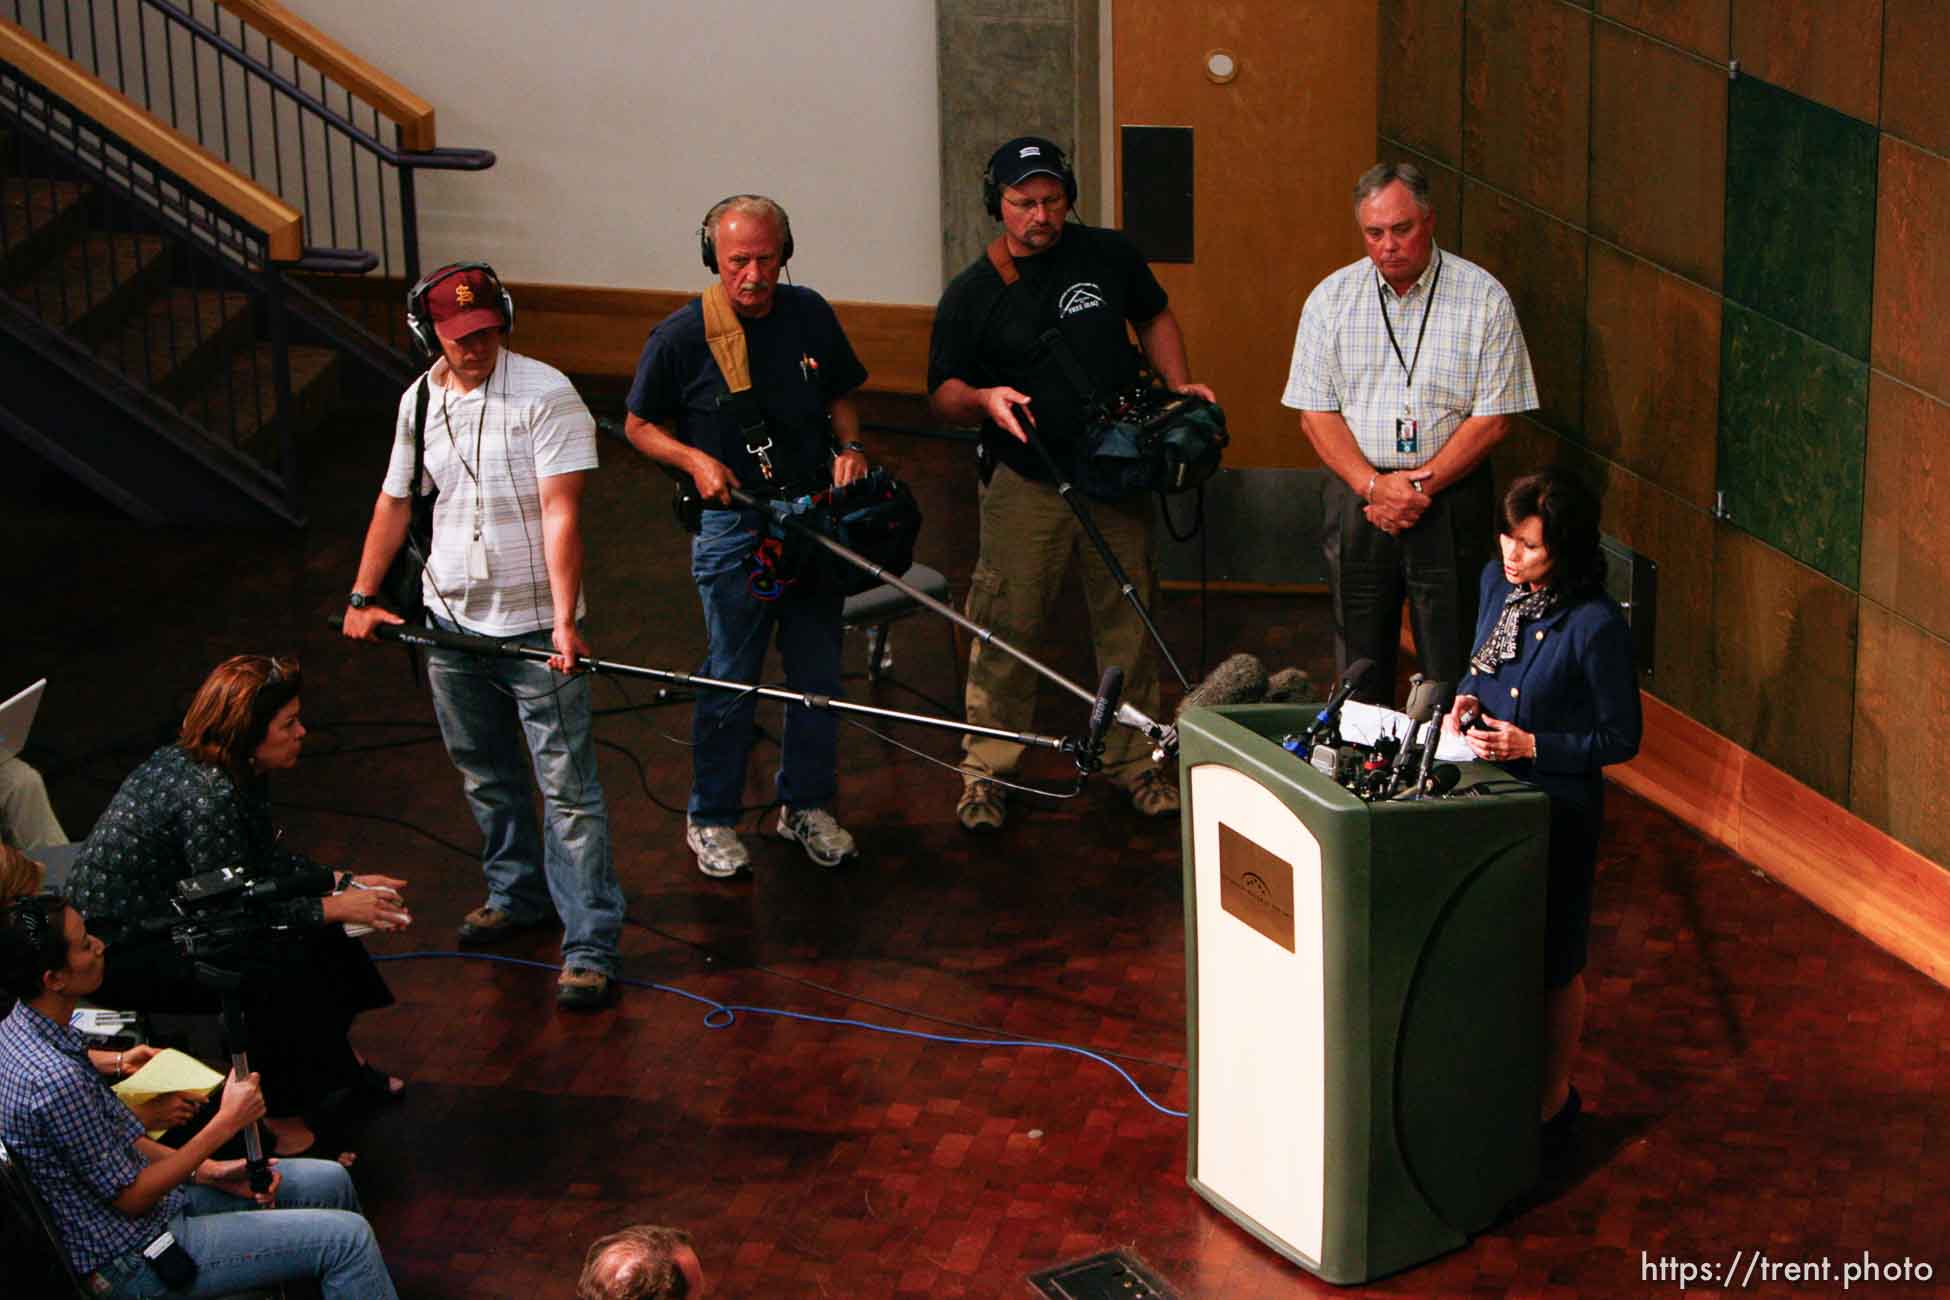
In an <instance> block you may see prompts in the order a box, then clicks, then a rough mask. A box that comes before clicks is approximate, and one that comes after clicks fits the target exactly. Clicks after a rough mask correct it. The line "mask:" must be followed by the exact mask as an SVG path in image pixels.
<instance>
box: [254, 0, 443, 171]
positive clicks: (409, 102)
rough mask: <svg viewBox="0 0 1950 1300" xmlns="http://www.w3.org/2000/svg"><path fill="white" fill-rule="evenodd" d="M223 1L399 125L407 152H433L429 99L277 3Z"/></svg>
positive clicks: (402, 144) (258, 0)
mask: <svg viewBox="0 0 1950 1300" xmlns="http://www.w3.org/2000/svg"><path fill="white" fill-rule="evenodd" d="M217 3H218V4H220V5H222V6H223V7H224V8H225V9H228V10H229V11H230V12H231V13H233V14H236V15H237V16H238V17H239V18H241V19H243V20H244V21H245V22H246V23H248V24H250V25H251V26H252V27H254V28H256V29H257V30H258V31H259V32H261V33H262V34H263V35H265V36H267V37H269V38H270V39H271V40H272V41H274V42H275V43H276V44H278V45H280V46H282V47H283V48H284V49H285V50H287V51H288V52H290V53H292V54H295V55H297V56H298V57H299V58H300V59H303V60H304V61H305V62H306V63H308V64H310V65H311V66H312V67H314V68H316V69H318V70H319V71H320V72H323V73H324V74H325V75H326V76H328V77H330V78H331V79H332V80H333V81H336V82H337V83H338V84H339V85H341V86H343V87H345V88H346V89H348V90H350V91H351V92H352V93H353V94H355V95H357V96H358V97H359V98H360V99H362V100H364V101H365V102H366V103H368V104H370V105H372V106H373V107H374V108H376V109H378V110H379V112H380V114H381V115H382V116H384V117H386V118H388V119H390V120H391V121H393V122H395V123H397V124H398V125H399V129H400V140H399V142H400V147H401V148H403V149H416V150H417V149H431V148H433V144H434V130H433V105H431V104H429V103H427V101H426V100H424V99H421V98H420V97H419V96H418V95H416V94H414V93H413V92H412V91H410V90H408V89H407V88H406V87H404V86H402V85H400V84H399V83H398V82H397V81H394V80H393V79H392V78H391V77H389V76H387V75H386V74H385V73H383V72H381V71H379V69H377V68H375V67H373V66H372V65H371V64H369V63H367V62H366V61H365V60H363V59H361V58H359V57H358V56H357V55H354V54H352V53H351V52H350V51H348V50H346V49H345V48H343V47H342V46H340V45H339V44H338V42H336V41H334V40H333V39H332V38H331V37H329V36H327V35H325V33H323V32H321V31H319V30H318V29H317V28H316V27H313V26H312V25H311V24H310V23H308V22H306V21H305V20H304V19H302V18H300V17H299V16H298V15H297V14H294V13H292V12H291V11H290V10H289V9H286V8H285V7H284V6H283V5H281V4H278V3H276V0H217Z"/></svg>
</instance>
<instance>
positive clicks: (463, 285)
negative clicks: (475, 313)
mask: <svg viewBox="0 0 1950 1300" xmlns="http://www.w3.org/2000/svg"><path fill="white" fill-rule="evenodd" d="M454 301H455V302H457V303H459V304H460V305H461V306H463V307H465V306H468V305H469V304H471V303H472V302H473V301H474V291H473V290H472V289H470V288H469V287H468V286H467V282H466V281H465V280H463V281H461V282H460V283H459V284H457V285H455V286H454Z"/></svg>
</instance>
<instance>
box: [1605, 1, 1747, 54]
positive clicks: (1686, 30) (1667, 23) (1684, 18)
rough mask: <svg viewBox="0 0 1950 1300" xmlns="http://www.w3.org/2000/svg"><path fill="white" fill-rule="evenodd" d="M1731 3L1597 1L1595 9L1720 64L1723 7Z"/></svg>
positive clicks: (1724, 43) (1724, 50)
mask: <svg viewBox="0 0 1950 1300" xmlns="http://www.w3.org/2000/svg"><path fill="white" fill-rule="evenodd" d="M1731 3H1732V0H1598V12H1599V14H1601V15H1603V16H1604V17H1606V18H1610V19H1612V20H1614V21H1616V22H1621V23H1624V24H1625V25H1626V26H1627V27H1636V28H1638V29H1639V30H1640V31H1642V32H1644V33H1646V34H1647V35H1649V36H1656V37H1658V38H1659V39H1660V40H1662V41H1671V42H1672V43H1673V44H1674V45H1683V46H1685V47H1686V48H1687V49H1689V50H1695V51H1697V52H1698V53H1700V54H1703V55H1705V56H1706V57H1707V58H1709V59H1713V60H1715V61H1716V62H1720V63H1724V62H1726V59H1727V39H1728V34H1727V25H1728V21H1729V20H1728V17H1727V9H1728V6H1729V5H1730V4H1731Z"/></svg>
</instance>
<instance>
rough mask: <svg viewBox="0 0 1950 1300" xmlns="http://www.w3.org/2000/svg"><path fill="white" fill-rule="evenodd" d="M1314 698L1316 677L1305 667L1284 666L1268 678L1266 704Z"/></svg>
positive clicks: (1264, 700) (1288, 702) (1264, 698)
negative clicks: (1307, 671)
mask: <svg viewBox="0 0 1950 1300" xmlns="http://www.w3.org/2000/svg"><path fill="white" fill-rule="evenodd" d="M1313 698H1314V679H1313V678H1311V677H1309V676H1307V673H1306V670H1305V669H1303V668H1282V669H1280V671H1278V672H1276V673H1274V674H1273V675H1272V676H1271V677H1268V678H1267V679H1266V694H1265V695H1263V696H1261V697H1260V699H1261V702H1263V703H1266V704H1298V703H1300V702H1301V701H1302V700H1311V699H1313Z"/></svg>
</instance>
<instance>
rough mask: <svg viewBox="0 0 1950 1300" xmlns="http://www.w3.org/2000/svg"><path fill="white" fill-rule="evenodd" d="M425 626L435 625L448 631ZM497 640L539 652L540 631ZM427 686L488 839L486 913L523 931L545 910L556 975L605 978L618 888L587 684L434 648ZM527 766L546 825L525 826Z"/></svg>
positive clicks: (617, 923)
mask: <svg viewBox="0 0 1950 1300" xmlns="http://www.w3.org/2000/svg"><path fill="white" fill-rule="evenodd" d="M430 617H432V618H433V623H434V626H436V627H439V628H442V629H445V630H446V631H449V632H452V631H456V630H458V629H456V628H455V627H454V625H453V624H451V623H449V622H447V621H446V620H445V619H442V618H440V617H439V616H437V615H432V616H430ZM506 639H507V640H508V641H511V642H515V643H518V644H521V645H532V646H542V647H545V648H546V647H547V646H548V645H549V644H550V642H549V634H548V633H547V632H546V631H541V632H530V633H527V634H525V635H522V636H517V637H509V638H506ZM427 680H428V682H429V683H430V684H431V685H432V687H433V712H434V715H435V716H436V717H438V718H439V719H440V734H441V736H442V737H443V738H444V739H445V740H446V742H447V753H448V755H449V756H450V757H451V758H452V759H453V760H454V766H455V767H457V768H459V769H460V774H461V780H462V787H463V789H465V791H466V793H467V803H468V806H469V807H470V808H472V809H473V812H474V821H475V824H477V825H478V826H479V827H480V828H481V834H482V835H483V836H484V837H485V838H486V841H487V843H486V847H485V848H484V849H483V850H482V856H481V869H482V871H483V873H484V874H485V875H486V876H487V885H488V897H487V905H488V906H489V907H492V908H495V909H497V910H499V911H502V912H505V913H507V914H508V915H509V916H512V917H514V918H515V919H516V920H517V921H521V922H532V921H539V920H542V919H544V918H545V917H547V916H548V914H549V910H550V907H551V904H552V905H553V908H554V911H555V913H556V914H557V915H558V916H560V917H561V918H562V963H563V965H565V966H581V967H583V968H584V969H587V970H593V971H600V972H601V973H602V974H604V975H614V974H615V973H616V942H617V937H618V936H619V935H620V934H621V933H622V930H623V890H622V887H621V886H619V885H618V884H617V883H616V868H615V866H614V864H613V863H612V861H611V859H610V849H609V807H608V805H607V804H606V803H604V801H603V787H602V784H601V782H600V781H598V780H597V776H596V745H595V741H594V739H593V737H592V734H591V729H590V728H591V722H590V710H589V678H588V677H587V676H586V675H578V676H574V677H568V676H564V675H563V674H561V673H558V672H554V671H552V670H550V668H549V666H548V665H547V664H545V663H542V662H541V661H539V660H533V659H502V658H499V657H498V656H494V655H477V654H470V653H468V652H466V651H463V650H445V649H433V650H429V651H428V652H427ZM531 760H532V763H531ZM531 767H532V771H533V773H534V780H535V782H536V783H537V784H539V785H540V786H541V789H542V807H543V813H544V816H545V824H544V822H543V821H538V820H537V819H536V816H535V796H534V794H533V793H532V791H531V789H530V785H529V772H530V770H531Z"/></svg>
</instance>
